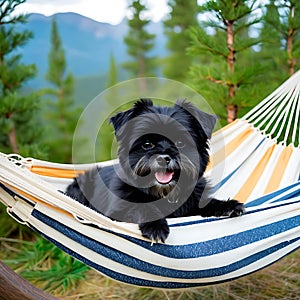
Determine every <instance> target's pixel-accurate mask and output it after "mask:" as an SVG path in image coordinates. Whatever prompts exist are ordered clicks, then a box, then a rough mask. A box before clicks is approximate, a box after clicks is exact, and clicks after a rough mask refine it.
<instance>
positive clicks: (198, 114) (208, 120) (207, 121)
mask: <svg viewBox="0 0 300 300" xmlns="http://www.w3.org/2000/svg"><path fill="white" fill-rule="evenodd" d="M176 105H178V106H180V107H182V108H183V109H185V110H186V111H188V112H189V113H190V114H191V115H192V116H193V117H194V118H195V119H196V120H197V121H198V123H199V124H200V126H201V128H202V129H203V131H204V133H205V135H206V137H207V138H208V139H210V138H211V135H212V132H213V130H214V127H215V125H216V121H217V119H218V117H217V116H215V115H211V114H208V113H205V112H203V111H201V110H200V109H198V108H197V107H196V106H195V105H193V104H192V103H191V102H188V101H185V100H178V101H177V102H176Z"/></svg>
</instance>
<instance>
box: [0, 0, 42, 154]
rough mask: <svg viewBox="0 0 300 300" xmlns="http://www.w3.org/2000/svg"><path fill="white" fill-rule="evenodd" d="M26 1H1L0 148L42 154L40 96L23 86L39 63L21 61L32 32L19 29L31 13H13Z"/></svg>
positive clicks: (33, 74) (33, 73)
mask: <svg viewBox="0 0 300 300" xmlns="http://www.w3.org/2000/svg"><path fill="white" fill-rule="evenodd" d="M24 2H25V1H24V0H7V1H5V0H2V1H0V99H1V100H0V151H2V152H7V153H10V152H14V153H20V154H21V155H23V156H38V157H43V156H44V154H45V153H44V151H43V150H42V147H41V140H40V138H41V129H39V128H40V126H38V123H39V122H40V118H39V115H38V114H39V112H40V99H39V96H38V94H37V93H34V92H25V88H24V85H25V84H26V82H27V81H28V80H30V79H32V78H33V77H34V76H35V75H36V67H35V65H34V64H31V65H25V64H24V63H22V62H21V58H22V55H21V54H20V51H19V48H20V47H23V46H24V45H25V44H26V43H27V42H28V41H29V40H30V39H31V38H32V36H33V35H32V32H30V31H28V30H23V31H22V30H21V29H20V28H21V27H20V24H24V23H26V22H27V19H28V17H27V16H25V15H18V16H16V15H14V14H13V13H14V11H15V9H16V7H17V6H19V5H20V4H22V3H24Z"/></svg>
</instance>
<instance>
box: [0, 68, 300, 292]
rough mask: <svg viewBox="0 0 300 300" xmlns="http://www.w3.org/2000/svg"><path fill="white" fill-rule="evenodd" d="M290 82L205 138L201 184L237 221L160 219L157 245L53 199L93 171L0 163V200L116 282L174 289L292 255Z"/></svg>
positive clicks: (298, 191)
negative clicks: (234, 206)
mask: <svg viewBox="0 0 300 300" xmlns="http://www.w3.org/2000/svg"><path fill="white" fill-rule="evenodd" d="M299 83H300V73H299V72H298V73H296V74H295V75H294V76H293V77H291V78H290V79H289V80H287V81H286V82H285V83H284V84H283V85H282V86H281V87H279V88H278V89H277V90H276V91H274V92H273V93H272V94H271V95H270V96H269V97H267V98H266V99H265V100H263V101H262V102H261V103H260V104H258V105H257V106H256V107H255V108H254V109H253V110H251V111H250V112H249V113H248V114H247V115H245V117H243V118H241V119H239V120H236V121H235V122H234V123H233V124H230V125H228V126H226V127H225V128H223V129H221V130H220V131H218V132H217V133H215V134H214V135H213V138H212V141H211V164H210V166H209V167H208V169H207V176H208V177H210V178H211V181H212V183H213V184H214V185H215V187H216V191H215V195H216V197H218V198H223V199H226V198H227V197H230V198H233V197H236V198H237V199H239V200H242V201H244V202H245V205H246V207H247V211H246V214H245V215H243V216H242V217H239V218H233V219H231V218H202V217H199V216H194V217H187V218H175V219H169V220H168V223H169V226H170V235H169V237H168V239H167V240H166V243H165V244H162V243H151V241H149V240H147V239H145V238H143V237H142V236H141V234H140V231H139V229H138V226H137V225H136V224H130V223H125V222H117V221H112V220H110V219H109V218H106V217H105V216H103V215H101V214H98V213H96V212H95V211H92V210H91V209H89V208H87V207H85V206H83V205H82V204H80V203H78V202H76V201H74V200H73V199H70V198H69V197H67V196H66V195H64V194H63V193H61V192H59V190H62V191H63V190H64V189H65V188H66V186H67V185H68V184H69V183H70V182H71V181H72V178H73V177H74V176H75V175H76V174H79V173H81V172H83V171H85V170H87V169H89V168H91V167H92V166H95V164H83V165H65V164H58V163H51V162H47V161H41V160H37V159H34V158H22V157H20V156H18V155H5V154H0V165H1V168H0V201H1V202H2V203H3V204H4V205H5V206H6V207H7V212H8V214H9V215H11V216H12V217H13V218H14V219H16V220H17V221H18V222H20V223H23V224H25V225H27V226H29V227H30V228H32V229H33V230H35V231H36V232H38V233H40V234H41V235H42V236H44V237H45V238H47V239H48V240H50V241H51V242H53V243H54V244H55V245H57V246H58V247H59V248H61V249H62V250H64V251H65V252H66V253H68V254H70V255H72V256H73V257H75V258H76V259H79V260H80V261H82V262H83V263H85V264H87V265H89V266H91V267H92V268H94V269H95V270H98V271H99V272H100V273H102V274H104V275H106V276H108V277H110V278H113V279H115V280H118V281H121V282H124V283H128V284H132V285H137V286H146V287H153V288H171V289H173V288H176V289H179V288H189V287H196V286H202V285H209V284H216V283H221V282H224V281H228V280H232V279H235V278H238V277H241V276H244V275H247V274H249V273H252V272H255V271H257V270H259V269H261V268H264V267H266V266H268V265H270V264H272V263H274V262H276V261H277V260H279V259H281V258H282V257H284V256H286V255H287V254H289V253H291V252H292V251H295V250H296V249H298V248H299V246H300V230H299V228H300V181H299V174H300V163H299V162H300V148H299V108H300V105H299V102H300V101H299V91H300V84H299ZM278 120H279V121H278ZM269 124H270V125H269ZM283 124H284V125H283ZM114 163H115V161H107V162H102V163H98V165H102V166H104V165H110V164H114Z"/></svg>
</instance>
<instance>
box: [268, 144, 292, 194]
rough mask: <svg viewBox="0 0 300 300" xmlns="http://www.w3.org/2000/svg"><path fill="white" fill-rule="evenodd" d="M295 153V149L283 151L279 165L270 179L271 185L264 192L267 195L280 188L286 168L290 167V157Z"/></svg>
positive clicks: (290, 148) (287, 148)
mask: <svg viewBox="0 0 300 300" xmlns="http://www.w3.org/2000/svg"><path fill="white" fill-rule="evenodd" d="M292 153H293V147H292V146H289V147H285V148H284V149H283V151H282V152H281V154H280V156H279V158H278V161H277V164H276V166H275V168H274V170H273V173H272V175H271V177H270V180H269V183H268V185H267V187H266V189H265V191H264V193H265V194H268V193H270V192H273V191H275V190H277V189H278V188H279V185H280V182H281V180H282V177H283V175H284V171H285V169H286V166H287V165H288V162H289V160H290V157H291V155H292Z"/></svg>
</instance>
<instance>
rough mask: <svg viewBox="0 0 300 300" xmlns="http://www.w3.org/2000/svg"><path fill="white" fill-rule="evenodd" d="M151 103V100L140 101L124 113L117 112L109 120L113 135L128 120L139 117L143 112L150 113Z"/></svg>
mask: <svg viewBox="0 0 300 300" xmlns="http://www.w3.org/2000/svg"><path fill="white" fill-rule="evenodd" d="M152 106H153V102H152V100H151V99H140V100H139V101H137V102H135V104H134V106H133V107H132V108H130V109H128V110H126V111H124V112H119V113H117V114H116V115H115V116H113V117H111V118H110V119H109V123H112V124H113V126H114V130H115V133H116V134H117V133H118V131H119V130H120V128H121V127H122V126H123V125H125V124H126V123H127V122H128V121H129V120H131V119H133V118H134V117H136V116H139V115H141V114H143V113H145V112H150V111H151V107H152Z"/></svg>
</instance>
